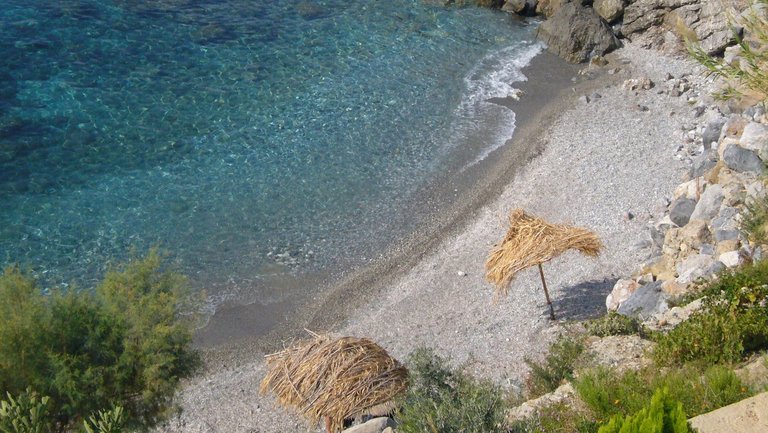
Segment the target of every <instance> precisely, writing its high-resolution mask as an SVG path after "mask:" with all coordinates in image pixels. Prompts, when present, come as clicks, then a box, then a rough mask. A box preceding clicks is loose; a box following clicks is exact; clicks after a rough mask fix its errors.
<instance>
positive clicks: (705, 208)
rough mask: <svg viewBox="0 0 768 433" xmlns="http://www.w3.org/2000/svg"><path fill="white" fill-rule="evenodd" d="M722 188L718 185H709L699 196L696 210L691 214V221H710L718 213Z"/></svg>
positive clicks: (722, 197) (721, 200)
mask: <svg viewBox="0 0 768 433" xmlns="http://www.w3.org/2000/svg"><path fill="white" fill-rule="evenodd" d="M723 199H724V195H723V187H722V186H720V185H717V184H715V185H710V186H709V187H707V189H705V190H704V192H703V193H702V194H701V198H699V201H698V203H696V208H695V209H694V210H693V213H692V214H691V219H692V220H711V219H712V218H714V217H715V216H716V215H717V213H718V212H719V211H720V206H721V205H722V203H723Z"/></svg>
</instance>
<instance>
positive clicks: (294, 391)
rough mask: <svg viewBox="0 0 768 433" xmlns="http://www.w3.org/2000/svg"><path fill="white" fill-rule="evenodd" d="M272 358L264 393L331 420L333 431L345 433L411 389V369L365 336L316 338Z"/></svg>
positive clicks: (311, 416) (329, 425)
mask: <svg viewBox="0 0 768 433" xmlns="http://www.w3.org/2000/svg"><path fill="white" fill-rule="evenodd" d="M266 358H267V366H268V367H269V369H270V370H269V373H268V374H267V376H266V377H265V378H264V380H263V381H262V382H261V387H260V392H261V393H262V394H263V393H266V392H268V391H272V392H274V393H275V395H276V396H277V398H278V400H279V401H280V403H281V404H283V405H284V406H291V407H294V408H296V409H298V411H299V412H300V413H301V414H302V415H304V416H306V417H307V418H309V419H310V420H311V421H312V422H314V423H317V422H319V421H320V419H321V418H323V417H325V421H326V429H327V431H328V433H333V432H339V431H341V430H342V427H343V424H344V420H345V419H348V418H353V417H355V416H359V415H364V414H368V413H369V412H371V411H375V410H376V408H381V407H382V405H385V406H386V405H387V403H390V402H391V401H392V400H393V399H394V398H395V397H396V396H397V395H399V394H400V393H402V392H404V391H405V389H406V387H407V385H408V371H407V370H406V369H405V367H403V366H402V365H401V364H400V363H399V362H398V361H397V360H395V359H394V358H392V357H390V356H389V354H387V352H386V351H385V350H384V349H382V348H381V347H380V346H379V345H377V344H376V343H374V342H373V341H371V340H368V339H365V338H354V337H342V338H331V337H329V336H327V335H322V336H321V335H316V334H313V338H311V339H310V340H307V341H304V342H301V343H299V344H297V345H296V346H293V347H290V348H287V349H285V350H283V351H280V352H277V353H273V354H271V355H267V356H266Z"/></svg>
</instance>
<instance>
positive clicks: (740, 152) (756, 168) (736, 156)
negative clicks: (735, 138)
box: [723, 143, 765, 173]
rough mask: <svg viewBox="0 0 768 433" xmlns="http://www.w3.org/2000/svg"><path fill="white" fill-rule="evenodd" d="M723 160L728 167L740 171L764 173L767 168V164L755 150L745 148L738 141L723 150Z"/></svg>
mask: <svg viewBox="0 0 768 433" xmlns="http://www.w3.org/2000/svg"><path fill="white" fill-rule="evenodd" d="M723 162H725V165H726V166H727V167H728V168H730V169H731V170H733V171H738V172H744V171H752V172H755V173H762V172H763V171H764V170H765V164H764V163H763V161H762V160H761V159H760V157H759V156H757V154H756V153H755V152H753V151H751V150H748V149H744V148H743V147H741V146H739V145H737V144H736V143H730V144H728V145H727V146H726V148H725V150H724V151H723Z"/></svg>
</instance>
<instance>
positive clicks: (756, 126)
mask: <svg viewBox="0 0 768 433" xmlns="http://www.w3.org/2000/svg"><path fill="white" fill-rule="evenodd" d="M739 145H740V146H741V147H743V148H745V149H748V150H752V151H755V152H757V156H759V157H760V159H762V160H763V161H766V160H768V126H766V125H763V124H761V123H756V122H750V123H748V124H747V126H745V127H744V132H742V133H741V139H739Z"/></svg>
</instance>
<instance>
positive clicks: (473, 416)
mask: <svg viewBox="0 0 768 433" xmlns="http://www.w3.org/2000/svg"><path fill="white" fill-rule="evenodd" d="M408 368H409V372H410V381H411V383H410V386H409V388H408V392H407V393H406V396H405V397H404V399H403V401H402V402H401V407H400V410H399V411H398V413H397V414H396V415H395V418H396V420H397V422H398V428H397V430H398V431H399V432H402V433H424V432H439V433H460V432H462V433H463V432H474V433H490V432H501V431H502V427H501V425H502V423H503V421H504V396H503V394H502V392H501V390H500V389H499V388H497V387H496V386H494V385H493V384H491V383H490V382H487V381H478V380H475V379H473V378H472V377H470V376H468V375H467V374H465V373H462V372H461V371H459V370H453V369H451V368H449V367H448V365H447V363H446V361H445V360H443V359H441V358H440V357H438V356H437V355H435V354H434V353H433V352H432V351H431V350H428V349H418V350H416V351H415V352H414V353H413V354H411V356H410V357H409V360H408Z"/></svg>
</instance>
